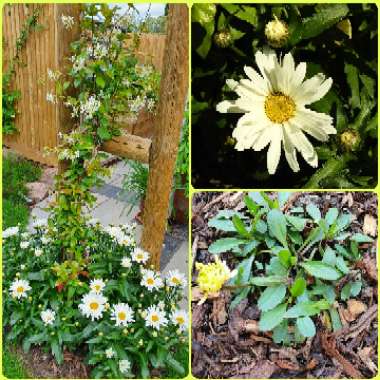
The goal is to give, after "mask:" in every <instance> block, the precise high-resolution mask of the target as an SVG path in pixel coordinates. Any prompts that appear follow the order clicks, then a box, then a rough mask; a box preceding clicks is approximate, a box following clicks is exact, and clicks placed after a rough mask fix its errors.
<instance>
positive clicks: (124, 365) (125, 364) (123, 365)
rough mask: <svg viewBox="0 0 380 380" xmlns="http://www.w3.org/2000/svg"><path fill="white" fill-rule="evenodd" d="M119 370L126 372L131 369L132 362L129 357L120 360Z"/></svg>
mask: <svg viewBox="0 0 380 380" xmlns="http://www.w3.org/2000/svg"><path fill="white" fill-rule="evenodd" d="M119 370H120V372H121V373H123V374H126V373H128V372H129V371H130V370H131V362H130V361H129V360H128V359H123V360H120V361H119Z"/></svg>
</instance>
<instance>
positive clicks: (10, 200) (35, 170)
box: [2, 154, 41, 230]
mask: <svg viewBox="0 0 380 380" xmlns="http://www.w3.org/2000/svg"><path fill="white" fill-rule="evenodd" d="M40 176H41V168H40V167H39V166H38V165H37V164H34V163H33V162H31V161H27V160H25V159H23V158H21V157H18V156H16V155H14V154H7V155H5V156H4V155H3V175H2V178H3V230H5V229H6V228H8V227H11V226H15V225H17V224H18V223H20V224H21V225H23V226H25V225H26V224H27V223H28V219H29V208H28V205H27V201H26V197H27V189H26V186H25V185H26V183H28V182H33V181H36V180H38V178H39V177H40Z"/></svg>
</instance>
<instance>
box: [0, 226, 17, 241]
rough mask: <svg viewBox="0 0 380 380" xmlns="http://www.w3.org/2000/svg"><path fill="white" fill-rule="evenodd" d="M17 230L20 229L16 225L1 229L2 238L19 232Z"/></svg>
mask: <svg viewBox="0 0 380 380" xmlns="http://www.w3.org/2000/svg"><path fill="white" fill-rule="evenodd" d="M19 231H20V228H19V227H18V226H16V227H9V228H7V229H6V230H4V231H3V239H6V238H9V237H11V236H15V235H17V234H18V233H19Z"/></svg>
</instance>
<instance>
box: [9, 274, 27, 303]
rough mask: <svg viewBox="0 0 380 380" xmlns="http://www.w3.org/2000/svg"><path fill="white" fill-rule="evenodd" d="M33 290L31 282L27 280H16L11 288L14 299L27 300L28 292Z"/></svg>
mask: <svg viewBox="0 0 380 380" xmlns="http://www.w3.org/2000/svg"><path fill="white" fill-rule="evenodd" d="M31 289H32V288H31V287H30V285H29V281H27V280H17V279H16V280H14V281H13V282H12V284H11V286H10V288H9V290H10V292H11V294H12V297H14V298H17V299H20V298H26V292H28V291H29V290H31Z"/></svg>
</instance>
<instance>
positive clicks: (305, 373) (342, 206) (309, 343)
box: [192, 193, 378, 378]
mask: <svg viewBox="0 0 380 380" xmlns="http://www.w3.org/2000/svg"><path fill="white" fill-rule="evenodd" d="M272 195H273V194H272ZM243 196H244V194H243V193H222V194H220V193H199V194H196V195H195V196H194V198H193V206H192V207H193V218H192V231H193V234H192V239H193V257H194V262H196V261H197V262H201V263H209V262H211V261H212V255H211V254H210V253H209V252H208V249H209V247H210V244H211V243H212V242H215V240H217V239H218V238H220V237H222V236H226V233H223V232H222V233H221V232H220V231H217V230H215V229H214V228H211V227H209V226H208V222H209V220H210V219H211V218H213V217H214V216H215V215H216V214H217V213H218V211H220V210H225V209H229V210H234V211H239V212H241V213H244V212H245V211H246V206H245V203H244V202H243ZM310 203H314V204H315V205H316V206H317V207H318V208H319V209H320V210H321V212H322V214H325V212H326V210H327V209H329V208H330V207H336V208H337V209H338V210H339V211H345V212H347V211H348V212H350V213H351V214H352V215H353V216H354V218H353V221H352V223H351V225H350V227H349V229H348V230H347V232H348V233H350V234H353V233H358V232H360V233H362V232H364V233H367V234H368V235H372V236H373V237H375V236H377V225H376V219H377V197H376V195H375V194H373V193H293V194H292V195H291V196H290V198H289V199H288V201H287V203H286V204H285V205H284V206H283V208H282V209H283V210H284V212H285V210H288V209H289V208H293V207H303V208H305V207H306V206H307V205H308V204H310ZM375 247H376V243H363V244H360V248H361V252H362V257H361V259H359V260H358V261H356V263H355V266H354V268H353V270H354V271H355V272H357V273H361V275H362V278H363V286H362V291H361V293H360V294H359V295H358V296H357V297H352V300H351V299H350V300H347V302H344V301H341V300H340V299H337V300H336V306H337V309H338V311H339V315H340V318H341V320H342V325H343V328H342V329H340V330H337V331H334V332H331V329H330V328H329V327H331V326H329V322H328V320H327V318H326V319H324V318H322V316H323V315H324V314H323V313H322V314H320V315H318V316H317V317H315V318H314V321H315V324H316V327H317V333H316V335H315V337H313V338H309V339H306V340H305V341H304V343H299V344H296V343H292V344H289V345H281V344H276V343H274V342H273V340H272V338H273V336H272V333H271V332H261V331H259V329H258V324H259V317H260V310H259V308H258V306H257V293H254V292H252V293H251V294H250V295H249V296H248V297H245V299H243V300H242V301H241V302H240V303H239V304H238V305H237V306H236V307H235V308H232V307H231V300H232V298H233V293H232V291H231V290H222V291H221V292H219V293H218V294H216V295H213V296H210V297H209V299H208V300H207V301H206V302H204V303H201V304H200V302H198V301H199V299H200V296H199V292H198V290H199V289H198V288H197V287H195V286H194V287H193V306H192V329H193V334H192V337H193V345H192V355H193V358H192V373H193V375H194V376H196V377H198V378H228V377H229V378H311V377H313V378H321V377H324V378H343V377H353V378H359V377H364V378H372V377H373V376H375V375H376V373H377V336H378V332H377V266H376V258H375V255H376V248H375ZM221 259H222V260H226V262H227V263H228V266H229V267H230V268H236V265H237V263H236V261H237V260H239V259H236V257H235V256H234V254H233V253H222V254H221ZM350 273H351V272H350ZM196 276H197V270H196V269H195V267H194V268H193V281H194V285H196V284H195V282H196ZM349 276H350V274H348V275H347V276H344V277H342V279H340V280H339V283H338V284H339V286H340V287H341V288H342V287H343V286H344V284H345V283H347V281H348V279H349Z"/></svg>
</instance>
